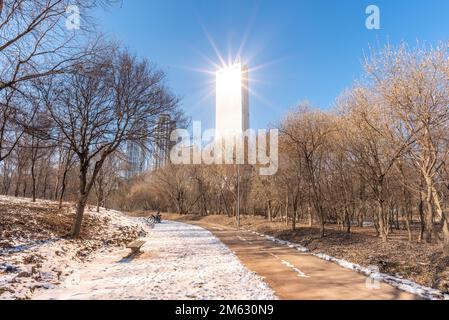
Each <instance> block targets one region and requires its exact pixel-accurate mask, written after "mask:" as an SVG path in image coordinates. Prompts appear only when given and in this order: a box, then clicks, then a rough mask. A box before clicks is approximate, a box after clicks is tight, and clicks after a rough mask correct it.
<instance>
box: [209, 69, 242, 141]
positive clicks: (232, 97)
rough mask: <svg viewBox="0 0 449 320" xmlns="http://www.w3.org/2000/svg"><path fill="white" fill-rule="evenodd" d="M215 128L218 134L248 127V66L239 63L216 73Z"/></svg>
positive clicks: (234, 131)
mask: <svg viewBox="0 0 449 320" xmlns="http://www.w3.org/2000/svg"><path fill="white" fill-rule="evenodd" d="M215 102H216V105H215V128H216V130H217V134H218V136H223V135H225V134H229V133H242V132H244V131H246V130H247V129H248V128H249V96H248V68H247V67H246V66H244V65H242V64H241V63H237V64H235V65H232V66H229V67H226V68H224V69H221V70H218V71H217V73H216V101H215Z"/></svg>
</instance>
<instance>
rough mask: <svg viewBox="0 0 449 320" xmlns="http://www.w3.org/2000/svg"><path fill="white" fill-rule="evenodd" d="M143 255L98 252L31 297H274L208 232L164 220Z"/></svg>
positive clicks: (269, 290)
mask: <svg viewBox="0 0 449 320" xmlns="http://www.w3.org/2000/svg"><path fill="white" fill-rule="evenodd" d="M148 233H149V236H148V237H147V238H144V240H146V241H147V242H146V244H145V245H144V246H143V247H142V251H143V254H141V255H140V256H138V257H136V258H134V259H126V258H123V257H124V256H126V254H127V253H128V252H129V251H128V250H125V249H123V250H116V251H114V252H112V253H108V254H101V255H99V256H98V257H97V258H96V259H95V260H94V261H92V262H90V263H87V264H84V265H82V266H81V267H80V268H79V269H78V270H77V271H76V272H74V273H73V274H72V275H71V276H69V277H67V278H66V279H65V281H64V283H63V284H61V285H59V286H58V287H56V288H53V289H46V290H45V289H41V290H39V291H38V292H36V294H35V295H34V297H33V298H34V299H276V298H277V297H276V296H275V294H274V293H273V291H272V290H271V289H270V288H269V287H268V286H267V285H266V283H265V282H264V281H263V280H262V279H261V278H260V277H259V276H257V275H256V274H255V273H253V272H251V271H249V270H248V269H247V268H246V267H244V266H243V265H242V264H241V262H240V261H239V259H238V258H237V257H236V256H235V255H234V254H233V253H232V252H231V251H230V250H229V249H228V248H227V247H226V246H225V245H224V244H223V243H222V242H221V241H220V240H218V239H217V238H216V237H215V236H214V235H213V234H212V233H211V232H209V231H207V230H205V229H203V228H201V227H198V226H194V225H189V224H184V223H179V222H171V221H163V223H161V224H158V225H156V227H155V228H154V229H152V230H149V232H148Z"/></svg>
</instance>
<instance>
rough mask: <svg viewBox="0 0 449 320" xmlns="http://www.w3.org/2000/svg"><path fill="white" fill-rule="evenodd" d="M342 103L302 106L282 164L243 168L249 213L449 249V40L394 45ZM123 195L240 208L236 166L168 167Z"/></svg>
mask: <svg viewBox="0 0 449 320" xmlns="http://www.w3.org/2000/svg"><path fill="white" fill-rule="evenodd" d="M363 79H364V80H363V81H361V82H358V83H356V84H355V85H354V86H353V88H352V89H350V90H347V91H346V92H344V93H343V94H342V95H341V97H340V98H339V99H338V100H337V102H336V106H335V108H334V109H333V110H330V111H323V110H320V109H317V108H312V107H311V106H309V105H307V104H301V105H300V106H299V107H297V108H296V109H295V110H293V111H291V112H290V113H289V114H287V115H286V117H285V118H284V119H283V120H282V121H281V122H280V123H279V125H278V128H279V132H280V137H279V157H280V159H279V170H278V172H277V174H276V175H275V176H267V177H264V176H260V175H259V174H258V170H256V169H257V168H254V167H251V166H242V167H241V178H240V179H241V180H240V185H241V195H240V196H241V199H240V200H241V212H242V214H247V215H252V214H255V215H264V216H266V218H267V219H270V220H271V219H282V220H284V221H286V222H288V223H289V224H290V225H291V227H292V228H293V229H295V228H296V223H297V222H302V223H309V224H310V225H312V223H316V224H317V225H319V227H320V233H321V236H325V234H326V231H325V225H326V224H327V223H338V224H340V226H341V227H342V228H345V229H346V231H347V232H351V226H353V225H358V226H364V225H372V227H374V228H375V230H376V231H377V234H378V236H379V237H380V238H381V239H382V240H383V241H387V240H388V238H389V235H390V234H391V233H392V232H394V230H395V229H399V228H404V229H406V230H408V237H409V240H410V241H426V242H431V241H438V242H442V243H443V244H444V247H445V250H446V253H449V229H448V223H449V221H448V219H449V212H448V210H449V206H448V196H449V163H448V161H447V160H448V153H449V134H448V132H449V54H448V47H447V46H444V45H442V46H441V47H438V48H432V49H428V48H426V47H418V48H414V49H410V48H409V47H407V46H406V45H402V46H400V47H398V48H391V47H387V48H385V50H383V51H382V52H379V53H376V54H373V55H372V57H370V58H369V59H367V61H366V64H365V74H364V75H363ZM116 196H117V197H118V198H119V199H120V201H119V202H120V203H122V204H123V206H124V208H125V209H128V210H134V209H154V208H161V209H162V210H168V211H174V212H178V213H180V214H186V213H193V214H201V215H207V214H227V215H229V216H233V215H235V212H236V210H235V208H236V200H237V178H236V167H235V166H232V165H228V166H224V165H223V166H206V165H186V166H167V167H166V168H164V169H161V170H158V171H156V172H151V173H147V174H146V175H145V176H142V177H140V178H139V180H137V181H135V182H134V183H133V184H131V185H129V186H128V187H127V188H124V189H123V190H122V192H121V193H120V192H119V193H117V194H116Z"/></svg>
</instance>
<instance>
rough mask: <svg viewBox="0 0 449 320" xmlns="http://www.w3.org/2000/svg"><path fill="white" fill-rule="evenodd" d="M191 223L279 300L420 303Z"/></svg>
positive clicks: (348, 273)
mask: <svg viewBox="0 0 449 320" xmlns="http://www.w3.org/2000/svg"><path fill="white" fill-rule="evenodd" d="M191 223H193V224H195V225H198V226H201V227H203V228H206V229H208V230H210V231H211V232H213V233H214V234H215V235H216V236H217V237H218V238H219V239H220V240H221V241H222V242H223V243H224V244H226V245H227V246H228V247H229V248H230V249H231V250H232V251H233V252H234V253H235V254H236V255H237V256H238V257H239V259H240V260H241V261H242V262H243V264H244V265H245V266H246V267H247V268H248V269H250V270H252V271H254V272H256V273H257V274H259V275H260V276H262V277H263V278H264V280H265V281H266V282H267V283H268V285H269V286H270V287H271V288H272V289H273V290H274V291H275V292H276V294H277V296H278V297H279V298H280V299H288V300H306V299H307V300H372V299H374V300H411V299H420V297H418V296H416V295H413V294H410V293H408V292H405V291H402V290H399V289H397V288H394V287H392V286H390V285H389V284H386V283H383V282H377V281H372V280H371V279H369V278H367V277H366V276H364V275H362V274H360V273H357V272H355V271H353V270H348V269H344V268H342V267H340V266H338V265H337V264H335V263H332V262H328V261H325V260H322V259H319V258H317V257H314V256H312V255H310V254H308V253H303V252H300V251H298V250H296V249H294V248H289V247H288V246H285V245H280V244H277V243H275V242H273V241H270V240H267V239H266V238H265V237H260V236H258V235H256V234H254V233H252V232H248V231H244V230H241V231H238V230H236V229H235V228H231V227H225V226H222V225H216V224H211V223H205V222H201V221H192V222H191Z"/></svg>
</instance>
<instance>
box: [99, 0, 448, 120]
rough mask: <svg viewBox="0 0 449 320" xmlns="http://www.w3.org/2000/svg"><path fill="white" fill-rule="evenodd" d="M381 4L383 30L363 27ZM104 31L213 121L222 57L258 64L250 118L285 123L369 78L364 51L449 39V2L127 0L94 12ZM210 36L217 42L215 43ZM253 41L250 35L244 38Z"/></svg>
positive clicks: (199, 116)
mask: <svg viewBox="0 0 449 320" xmlns="http://www.w3.org/2000/svg"><path fill="white" fill-rule="evenodd" d="M370 4H374V5H377V6H378V7H379V8H380V18H381V29H380V30H368V29H366V28H365V19H366V18H367V15H366V14H365V8H366V7H367V6H368V5H370ZM95 18H96V19H97V23H98V25H99V28H100V30H101V31H102V32H104V33H105V34H107V35H108V36H110V37H111V38H113V39H115V40H118V41H120V42H121V43H122V44H123V45H124V46H126V47H128V48H129V49H130V50H131V51H132V52H134V53H136V54H137V55H138V56H140V57H142V58H147V59H149V60H150V61H152V62H155V63H156V64H157V65H158V66H159V67H160V68H162V69H164V70H165V71H166V72H167V76H168V78H167V80H168V84H169V86H170V87H171V89H172V91H173V92H174V93H175V94H177V95H178V96H180V97H181V99H182V105H183V108H184V110H185V112H186V114H187V115H188V116H189V117H191V119H192V120H201V121H202V123H203V128H206V127H213V126H214V116H215V115H214V99H215V98H214V92H213V90H214V86H213V84H214V77H213V75H212V74H209V73H207V72H202V71H200V70H208V71H210V72H213V71H215V67H214V65H213V63H215V64H219V63H220V60H219V58H218V57H217V55H216V53H215V50H214V46H213V45H212V44H211V42H213V43H214V44H215V47H216V48H217V50H218V51H219V52H220V53H221V55H222V56H223V57H224V58H225V59H228V56H231V57H232V58H235V57H236V55H237V53H238V51H239V48H240V46H241V44H242V43H244V46H243V50H242V51H241V59H242V61H244V62H247V64H248V66H249V68H250V69H254V70H253V71H252V72H251V74H250V89H251V91H252V92H253V94H251V96H250V125H251V127H253V128H264V127H266V126H267V125H268V124H270V123H277V122H279V120H280V119H281V118H282V116H283V115H285V114H286V112H287V111H288V110H290V109H291V108H293V107H294V106H295V105H296V104H297V103H298V102H300V101H304V100H307V101H310V102H311V103H312V104H313V105H314V106H317V107H320V108H323V109H326V108H330V107H331V106H332V104H333V101H334V100H335V98H336V97H337V96H338V95H339V94H340V93H341V92H342V91H343V90H344V89H345V88H348V87H350V86H351V84H352V83H353V81H354V80H355V79H357V78H359V77H360V76H361V73H362V67H361V63H362V61H363V57H364V54H366V53H368V52H369V48H370V47H372V48H380V47H382V46H383V45H385V43H386V42H387V41H389V42H390V43H392V44H398V43H400V42H401V41H406V42H408V43H410V44H415V43H416V41H417V40H420V41H426V42H428V43H430V44H436V43H438V41H447V40H449V1H447V0H426V1H420V0H385V1H379V0H371V1H365V0H340V1H331V0H123V4H122V5H120V4H119V5H115V6H114V7H112V8H110V9H108V10H106V11H102V10H99V11H98V12H96V13H95ZM211 39H212V40H213V41H211ZM245 39H246V41H245Z"/></svg>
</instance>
